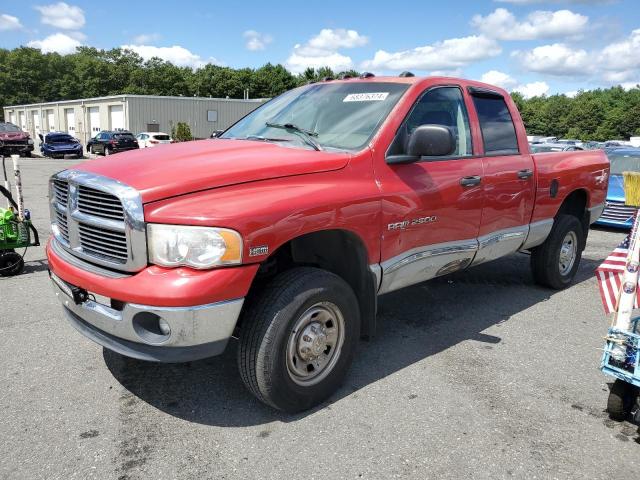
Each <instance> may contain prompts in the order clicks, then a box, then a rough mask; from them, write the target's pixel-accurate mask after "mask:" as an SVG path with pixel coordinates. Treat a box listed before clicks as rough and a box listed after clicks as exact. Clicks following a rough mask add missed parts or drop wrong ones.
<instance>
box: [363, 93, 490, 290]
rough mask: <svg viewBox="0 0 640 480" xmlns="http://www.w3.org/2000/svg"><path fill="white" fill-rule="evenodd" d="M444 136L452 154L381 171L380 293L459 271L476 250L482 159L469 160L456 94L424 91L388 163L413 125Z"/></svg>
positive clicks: (460, 97) (462, 106)
mask: <svg viewBox="0 0 640 480" xmlns="http://www.w3.org/2000/svg"><path fill="white" fill-rule="evenodd" d="M427 124H431V125H434V124H435V125H442V126H445V127H447V128H449V129H450V131H451V132H452V134H453V135H454V139H455V142H456V149H455V152H454V153H453V154H452V155H450V156H447V157H423V158H422V159H421V160H420V161H416V162H414V163H409V164H388V163H384V164H383V166H382V167H381V170H380V171H379V172H376V176H377V177H378V182H379V185H380V190H381V194H382V215H383V225H382V230H383V238H382V265H381V266H382V270H383V272H382V284H381V289H380V292H381V293H385V292H388V291H392V290H396V289H398V288H402V287H404V286H407V285H411V284H414V283H418V282H421V281H424V280H428V279H430V278H433V277H436V276H439V275H443V274H445V273H450V272H453V271H455V270H459V269H461V268H464V267H466V266H467V265H469V263H470V262H471V261H472V259H473V257H474V254H475V252H476V248H477V240H476V238H477V236H478V231H479V229H480V218H481V213H482V204H483V187H482V183H481V179H482V175H483V173H482V158H480V157H478V156H475V155H474V152H473V143H472V136H471V128H470V125H469V116H468V104H467V103H466V102H465V95H464V93H463V91H462V89H461V88H459V87H458V86H455V85H454V86H450V85H442V86H435V87H430V88H428V89H427V90H425V92H423V94H422V95H421V96H420V97H419V98H418V100H417V101H416V103H415V104H414V106H413V107H412V109H411V111H410V112H409V114H408V115H407V117H406V119H405V120H404V122H403V124H402V125H401V127H400V128H399V129H398V132H397V133H396V136H395V139H394V140H393V142H392V144H391V146H390V147H389V150H388V151H387V152H386V154H387V157H389V156H391V155H402V154H406V145H407V141H408V138H409V136H410V135H411V132H412V131H413V130H415V128H417V127H418V126H420V125H427Z"/></svg>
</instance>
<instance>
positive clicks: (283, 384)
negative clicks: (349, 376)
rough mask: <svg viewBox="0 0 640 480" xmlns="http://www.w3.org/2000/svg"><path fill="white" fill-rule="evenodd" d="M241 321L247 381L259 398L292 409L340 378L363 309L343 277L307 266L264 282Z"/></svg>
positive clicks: (322, 394)
mask: <svg viewBox="0 0 640 480" xmlns="http://www.w3.org/2000/svg"><path fill="white" fill-rule="evenodd" d="M241 328H242V330H241V332H240V341H239V345H238V367H239V369H240V374H241V377H242V381H243V382H244V384H245V385H246V386H247V388H248V389H249V390H250V391H251V393H253V394H254V395H255V396H256V397H257V398H258V399H259V400H260V401H262V402H264V403H266V404H268V405H271V406H272V407H275V408H277V409H279V410H283V411H286V412H290V413H294V412H299V411H302V410H306V409H308V408H311V407H313V406H315V405H317V404H319V403H321V402H322V401H323V400H325V399H326V398H327V397H329V396H330V395H331V394H332V393H334V392H335V391H336V389H337V388H338V387H339V386H340V385H341V383H342V381H343V380H344V377H345V375H346V373H347V371H348V369H349V366H350V365H351V362H352V359H353V354H354V351H355V348H356V344H357V341H358V338H359V332H360V311H359V308H358V301H357V299H356V296H355V294H354V293H353V290H352V289H351V287H350V286H349V285H348V284H347V283H346V282H345V281H344V280H343V279H342V278H340V277H338V276H337V275H334V274H333V273H330V272H327V271H325V270H320V269H318V268H311V267H302V268H295V269H293V270H289V271H286V272H284V273H282V274H280V275H278V276H277V277H275V278H274V279H273V280H272V281H271V282H270V283H269V284H268V285H267V286H266V287H264V288H263V289H262V290H261V291H260V293H259V295H258V296H257V297H256V298H253V299H252V301H251V302H250V303H249V304H248V305H247V310H246V312H245V315H244V319H243V325H242V327H241Z"/></svg>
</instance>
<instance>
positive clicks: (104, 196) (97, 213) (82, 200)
mask: <svg viewBox="0 0 640 480" xmlns="http://www.w3.org/2000/svg"><path fill="white" fill-rule="evenodd" d="M78 210H79V211H81V212H82V213H86V214H88V215H93V216H94V217H100V218H110V219H113V220H120V221H122V220H124V212H123V210H122V203H121V202H120V199H118V197H116V196H114V195H111V194H109V193H105V192H101V191H100V190H95V189H93V188H89V187H85V186H83V185H79V186H78Z"/></svg>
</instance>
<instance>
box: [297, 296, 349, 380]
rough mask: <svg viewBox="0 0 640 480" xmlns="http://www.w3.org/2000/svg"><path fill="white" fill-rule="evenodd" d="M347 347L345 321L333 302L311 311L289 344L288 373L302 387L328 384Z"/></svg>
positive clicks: (307, 313) (300, 320)
mask: <svg viewBox="0 0 640 480" xmlns="http://www.w3.org/2000/svg"><path fill="white" fill-rule="evenodd" d="M343 343H344V317H343V316H342V312H340V309H339V308H338V307H337V306H336V305H334V304H333V303H331V302H319V303H316V304H315V305H313V306H311V307H310V308H308V309H307V310H306V311H305V312H304V313H303V314H302V315H300V317H299V318H298V320H296V323H295V325H294V327H293V330H292V331H291V333H290V334H289V340H288V342H287V372H288V373H289V377H290V378H291V380H293V381H294V382H295V383H297V384H298V385H303V386H310V385H315V384H317V383H319V382H321V381H322V380H324V379H325V378H326V377H327V375H329V373H331V371H332V370H333V368H334V367H335V366H336V363H337V362H338V359H339V358H340V352H341V350H342V344H343Z"/></svg>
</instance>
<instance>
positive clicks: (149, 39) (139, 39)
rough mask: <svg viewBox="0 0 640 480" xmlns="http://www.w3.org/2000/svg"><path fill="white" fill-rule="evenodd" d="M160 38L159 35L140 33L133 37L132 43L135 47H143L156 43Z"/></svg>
mask: <svg viewBox="0 0 640 480" xmlns="http://www.w3.org/2000/svg"><path fill="white" fill-rule="evenodd" d="M160 38H162V35H160V34H159V33H141V34H140V35H136V36H135V37H133V43H135V44H136V45H145V44H148V43H153V42H157V41H158V40H160Z"/></svg>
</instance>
